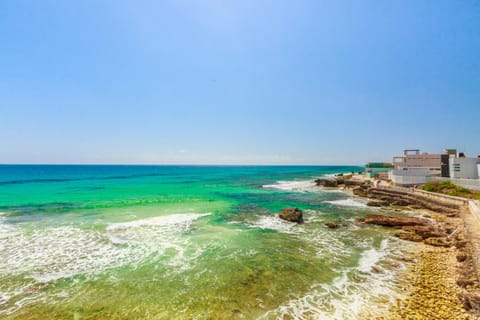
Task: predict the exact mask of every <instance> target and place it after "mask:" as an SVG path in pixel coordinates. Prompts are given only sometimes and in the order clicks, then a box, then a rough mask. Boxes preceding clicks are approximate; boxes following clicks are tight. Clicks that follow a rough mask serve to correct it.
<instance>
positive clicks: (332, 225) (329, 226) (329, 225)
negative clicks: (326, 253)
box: [325, 221, 340, 229]
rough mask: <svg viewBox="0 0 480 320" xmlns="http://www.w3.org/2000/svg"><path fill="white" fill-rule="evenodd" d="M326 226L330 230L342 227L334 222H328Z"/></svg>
mask: <svg viewBox="0 0 480 320" xmlns="http://www.w3.org/2000/svg"><path fill="white" fill-rule="evenodd" d="M325 225H326V226H327V227H328V228H330V229H336V228H339V227H340V225H339V224H338V223H336V222H333V221H330V222H326V223H325Z"/></svg>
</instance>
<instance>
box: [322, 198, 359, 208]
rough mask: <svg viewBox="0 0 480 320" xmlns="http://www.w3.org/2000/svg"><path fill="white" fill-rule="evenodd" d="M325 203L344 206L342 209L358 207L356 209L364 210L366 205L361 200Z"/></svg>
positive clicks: (351, 199) (352, 199) (350, 199)
mask: <svg viewBox="0 0 480 320" xmlns="http://www.w3.org/2000/svg"><path fill="white" fill-rule="evenodd" d="M324 202H325V203H330V204H333V205H336V206H344V207H358V208H366V207H367V204H366V203H365V202H363V201H361V200H358V199H354V198H349V199H341V200H332V201H324Z"/></svg>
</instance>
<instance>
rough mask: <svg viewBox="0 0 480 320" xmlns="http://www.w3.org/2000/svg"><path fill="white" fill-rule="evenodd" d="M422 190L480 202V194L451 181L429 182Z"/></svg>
mask: <svg viewBox="0 0 480 320" xmlns="http://www.w3.org/2000/svg"><path fill="white" fill-rule="evenodd" d="M421 189H422V190H425V191H431V192H436V193H442V194H446V195H449V196H454V197H462V198H468V199H476V200H480V192H479V191H472V190H470V189H467V188H464V187H460V186H457V185H456V184H453V183H452V182H450V181H429V182H427V183H426V184H424V185H423V186H422V187H421Z"/></svg>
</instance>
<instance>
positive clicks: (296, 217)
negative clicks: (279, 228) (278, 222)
mask: <svg viewBox="0 0 480 320" xmlns="http://www.w3.org/2000/svg"><path fill="white" fill-rule="evenodd" d="M278 216H279V217H280V219H283V220H287V221H291V222H298V223H302V222H303V212H302V210H300V209H298V208H285V209H282V212H280V214H279V215H278Z"/></svg>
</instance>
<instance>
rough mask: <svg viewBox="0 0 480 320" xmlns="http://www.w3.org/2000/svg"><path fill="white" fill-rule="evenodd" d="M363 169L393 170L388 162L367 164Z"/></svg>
mask: <svg viewBox="0 0 480 320" xmlns="http://www.w3.org/2000/svg"><path fill="white" fill-rule="evenodd" d="M365 168H371V169H372V168H379V169H380V168H389V169H390V168H393V164H392V163H389V162H369V163H367V164H366V165H365Z"/></svg>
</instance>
